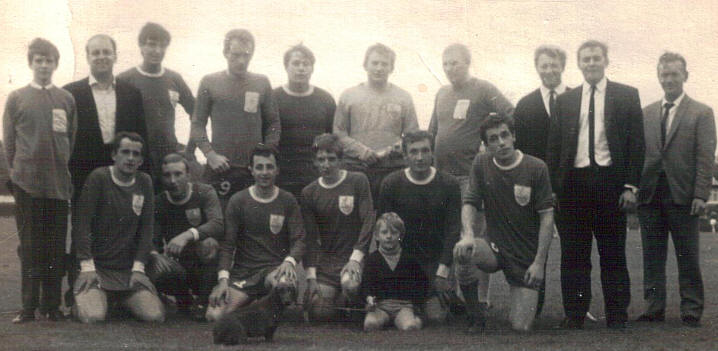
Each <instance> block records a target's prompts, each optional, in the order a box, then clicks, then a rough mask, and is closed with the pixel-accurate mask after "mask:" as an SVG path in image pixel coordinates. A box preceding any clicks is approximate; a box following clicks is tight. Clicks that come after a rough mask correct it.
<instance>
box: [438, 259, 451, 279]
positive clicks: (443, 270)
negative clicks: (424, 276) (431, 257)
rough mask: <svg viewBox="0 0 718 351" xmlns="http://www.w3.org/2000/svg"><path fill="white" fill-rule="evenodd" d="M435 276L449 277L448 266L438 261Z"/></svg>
mask: <svg viewBox="0 0 718 351" xmlns="http://www.w3.org/2000/svg"><path fill="white" fill-rule="evenodd" d="M436 276H437V277H442V278H445V279H446V278H449V267H447V266H446V265H445V264H443V263H439V268H437V269H436Z"/></svg>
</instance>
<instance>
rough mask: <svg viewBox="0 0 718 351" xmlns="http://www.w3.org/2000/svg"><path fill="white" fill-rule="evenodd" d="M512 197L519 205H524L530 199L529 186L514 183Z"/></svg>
mask: <svg viewBox="0 0 718 351" xmlns="http://www.w3.org/2000/svg"><path fill="white" fill-rule="evenodd" d="M514 199H516V203H518V204H519V205H521V206H526V205H528V204H529V201H531V187H530V186H525V185H518V184H514Z"/></svg>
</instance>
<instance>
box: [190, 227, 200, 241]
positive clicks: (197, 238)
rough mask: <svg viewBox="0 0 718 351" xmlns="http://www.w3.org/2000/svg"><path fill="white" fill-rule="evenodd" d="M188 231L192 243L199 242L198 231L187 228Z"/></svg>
mask: <svg viewBox="0 0 718 351" xmlns="http://www.w3.org/2000/svg"><path fill="white" fill-rule="evenodd" d="M189 231H190V233H192V237H193V238H194V241H199V230H197V228H189Z"/></svg>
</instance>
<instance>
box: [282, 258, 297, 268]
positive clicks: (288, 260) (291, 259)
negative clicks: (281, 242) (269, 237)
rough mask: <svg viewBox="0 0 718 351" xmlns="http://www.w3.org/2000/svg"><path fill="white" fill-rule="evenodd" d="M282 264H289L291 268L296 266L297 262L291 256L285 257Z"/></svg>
mask: <svg viewBox="0 0 718 351" xmlns="http://www.w3.org/2000/svg"><path fill="white" fill-rule="evenodd" d="M284 262H289V263H291V264H292V266H295V267H296V266H297V260H295V259H294V257H292V256H287V257H285V258H284Z"/></svg>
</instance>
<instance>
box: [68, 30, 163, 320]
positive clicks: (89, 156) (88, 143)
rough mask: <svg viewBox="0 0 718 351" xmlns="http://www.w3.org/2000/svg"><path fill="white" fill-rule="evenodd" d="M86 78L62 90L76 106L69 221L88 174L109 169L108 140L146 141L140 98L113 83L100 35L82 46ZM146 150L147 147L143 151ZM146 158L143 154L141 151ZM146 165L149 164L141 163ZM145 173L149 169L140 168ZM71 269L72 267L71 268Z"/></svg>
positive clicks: (111, 59) (111, 47) (110, 50)
mask: <svg viewBox="0 0 718 351" xmlns="http://www.w3.org/2000/svg"><path fill="white" fill-rule="evenodd" d="M85 53H86V55H87V62H88V63H89V65H90V76H89V77H88V78H85V79H81V80H78V81H76V82H72V83H70V84H68V85H66V86H64V87H63V88H64V89H65V90H67V91H69V92H70V93H71V94H72V96H73V97H74V98H75V103H76V104H77V117H78V120H77V137H76V139H75V140H76V142H75V148H74V149H73V151H72V155H71V156H70V162H69V168H70V175H71V178H72V185H73V188H74V192H73V194H72V204H73V206H72V209H73V211H72V213H73V216H72V217H73V222H74V220H75V219H76V218H74V217H75V216H74V213H75V211H74V210H75V209H76V206H74V204H76V203H77V200H79V198H80V192H81V191H82V186H83V185H84V183H85V179H87V177H88V176H89V175H90V172H92V170H94V169H95V168H98V167H103V166H109V165H111V164H112V163H113V161H112V141H113V140H114V138H115V134H116V133H118V132H122V131H127V132H136V133H138V134H139V135H141V136H142V137H143V138H144V139H145V140H147V132H146V126H145V119H144V113H143V110H142V96H141V95H140V92H139V90H137V89H135V88H134V87H133V86H132V85H130V84H129V83H126V82H124V81H122V80H116V79H115V77H114V75H113V73H112V68H113V66H114V64H115V61H116V60H117V55H116V44H115V41H114V40H113V39H112V38H111V37H109V36H107V35H104V34H98V35H95V36H93V37H91V38H90V40H88V41H87V45H86V46H85ZM143 149H147V148H143ZM145 158H147V152H145ZM144 164H145V165H149V164H150V162H145V163H144ZM141 169H142V170H144V171H145V172H147V171H148V170H149V166H143V167H142V168H141ZM73 257H74V255H70V257H69V258H68V260H69V265H68V267H70V268H68V281H69V283H70V286H72V283H73V281H74V277H75V273H76V272H75V268H77V267H76V265H75V262H74V258H73ZM73 267H74V268H73ZM71 290H72V289H70V291H68V293H66V294H65V304H66V305H68V306H70V305H72V304H73V303H74V296H73V294H72V291H71Z"/></svg>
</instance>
